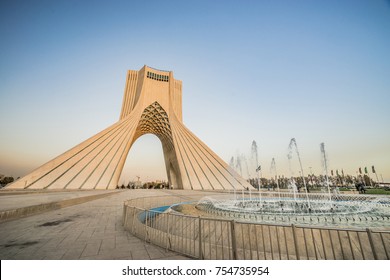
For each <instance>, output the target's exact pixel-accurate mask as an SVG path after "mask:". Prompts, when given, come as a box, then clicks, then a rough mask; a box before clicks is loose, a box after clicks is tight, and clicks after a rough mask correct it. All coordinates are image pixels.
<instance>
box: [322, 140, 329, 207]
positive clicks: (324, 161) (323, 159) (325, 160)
mask: <svg viewBox="0 0 390 280" xmlns="http://www.w3.org/2000/svg"><path fill="white" fill-rule="evenodd" d="M320 149H321V155H322V157H321V159H322V166H323V170H324V173H325V174H324V175H325V179H326V187H327V189H328V196H329V204H330V206H331V209H332V196H331V194H330V187H329V178H328V161H327V159H326V153H325V144H324V143H321V144H320Z"/></svg>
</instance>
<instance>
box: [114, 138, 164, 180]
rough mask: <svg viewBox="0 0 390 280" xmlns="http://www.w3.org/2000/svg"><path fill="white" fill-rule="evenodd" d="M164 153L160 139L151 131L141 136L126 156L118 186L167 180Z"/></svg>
mask: <svg viewBox="0 0 390 280" xmlns="http://www.w3.org/2000/svg"><path fill="white" fill-rule="evenodd" d="M167 181H168V178H167V173H166V168H165V161H164V153H163V148H162V144H161V141H160V139H159V138H158V137H157V136H156V135H154V134H151V133H147V134H144V135H142V136H140V137H139V138H138V139H137V140H136V141H135V142H134V144H133V145H132V147H131V148H130V151H129V153H128V155H127V157H126V161H125V165H124V167H123V170H122V173H121V176H120V179H119V182H118V186H119V187H122V186H125V187H127V186H136V187H141V186H142V185H143V184H144V183H148V182H156V183H161V182H167Z"/></svg>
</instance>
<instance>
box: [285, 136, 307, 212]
mask: <svg viewBox="0 0 390 280" xmlns="http://www.w3.org/2000/svg"><path fill="white" fill-rule="evenodd" d="M293 147H295V152H296V154H297V156H298V161H299V166H300V168H301V176H302V180H303V187H304V188H305V193H306V201H307V204H308V206H309V212H310V211H311V207H310V200H309V195H308V193H307V186H306V180H305V175H304V173H303V167H302V161H301V156H300V155H299V150H298V145H297V141H296V140H295V138H292V139H291V141H290V144H289V145H288V148H289V156H290V157H292V155H291V154H292V149H293ZM290 157H289V158H290Z"/></svg>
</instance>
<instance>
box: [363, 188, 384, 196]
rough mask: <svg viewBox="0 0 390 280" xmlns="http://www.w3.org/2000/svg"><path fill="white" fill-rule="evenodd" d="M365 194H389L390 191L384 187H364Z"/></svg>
mask: <svg viewBox="0 0 390 280" xmlns="http://www.w3.org/2000/svg"><path fill="white" fill-rule="evenodd" d="M366 194H387V195H390V191H387V190H384V189H366Z"/></svg>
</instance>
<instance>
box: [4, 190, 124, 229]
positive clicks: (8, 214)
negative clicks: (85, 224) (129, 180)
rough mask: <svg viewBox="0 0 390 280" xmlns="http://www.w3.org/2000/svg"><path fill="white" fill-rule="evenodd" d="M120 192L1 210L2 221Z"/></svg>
mask: <svg viewBox="0 0 390 280" xmlns="http://www.w3.org/2000/svg"><path fill="white" fill-rule="evenodd" d="M117 193H119V192H116V191H113V192H109V193H103V194H96V195H90V196H84V197H77V198H71V199H66V200H61V201H55V202H49V203H43V204H39V205H33V206H27V207H22V208H16V209H11V210H5V211H1V212H0V223H2V222H6V221H10V220H15V219H19V218H23V217H27V216H31V215H35V214H39V213H42V212H47V211H51V210H57V209H61V208H64V207H69V206H73V205H77V204H81V203H85V202H88V201H92V200H95V199H99V198H103V197H106V196H110V195H113V194H117Z"/></svg>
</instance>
